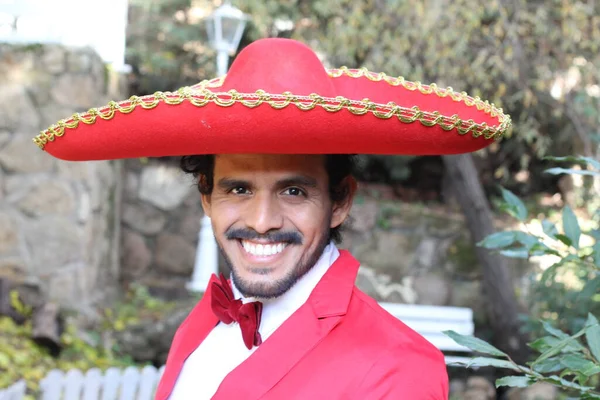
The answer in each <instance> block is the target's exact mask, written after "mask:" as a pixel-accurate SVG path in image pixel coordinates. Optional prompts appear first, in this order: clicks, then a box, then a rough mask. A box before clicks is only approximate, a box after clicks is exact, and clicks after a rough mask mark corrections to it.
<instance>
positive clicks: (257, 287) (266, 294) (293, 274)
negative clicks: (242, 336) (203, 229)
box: [217, 219, 330, 299]
mask: <svg viewBox="0 0 600 400" xmlns="http://www.w3.org/2000/svg"><path fill="white" fill-rule="evenodd" d="M329 224H330V222H329V219H328V223H327V224H326V225H324V229H323V232H321V233H322V234H321V239H320V240H319V242H318V243H317V247H316V248H315V250H313V251H312V252H306V253H304V254H303V255H302V257H301V258H300V260H299V261H298V262H297V263H296V265H295V266H294V268H293V269H291V270H290V272H288V273H287V274H286V275H285V276H284V277H282V278H280V279H277V280H273V281H271V282H269V283H262V282H252V281H249V280H247V279H244V278H242V277H241V276H240V275H239V273H238V270H237V268H236V267H235V266H234V265H233V263H232V262H231V259H230V258H229V257H228V256H227V253H226V252H225V250H224V249H223V247H222V246H221V244H219V251H220V252H221V255H222V256H223V258H224V259H225V262H226V263H227V266H228V267H229V270H230V271H231V275H232V277H231V279H232V280H233V283H234V284H235V286H236V288H237V289H238V290H239V291H240V292H241V293H242V294H243V295H244V296H246V297H256V298H261V299H274V298H277V297H279V296H281V295H283V294H284V293H286V292H287V291H288V290H290V289H291V288H292V287H293V286H294V285H295V284H296V282H298V280H299V279H300V278H302V277H303V276H304V275H305V274H306V273H307V272H308V271H310V270H311V269H312V268H313V267H314V266H315V264H316V263H317V261H319V258H321V255H322V254H323V251H324V250H325V248H326V247H327V245H328V244H329V241H330V239H329ZM225 236H226V238H227V240H240V239H259V238H262V239H269V240H272V241H282V240H274V239H279V238H286V239H288V240H286V241H287V242H288V243H290V244H288V246H290V245H301V244H302V236H301V235H300V233H299V232H279V231H277V232H270V233H268V234H265V235H261V234H259V233H257V232H255V231H253V230H249V229H236V230H231V231H227V232H226V234H225ZM217 243H218V241H217Z"/></svg>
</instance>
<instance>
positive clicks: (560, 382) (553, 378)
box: [546, 375, 593, 392]
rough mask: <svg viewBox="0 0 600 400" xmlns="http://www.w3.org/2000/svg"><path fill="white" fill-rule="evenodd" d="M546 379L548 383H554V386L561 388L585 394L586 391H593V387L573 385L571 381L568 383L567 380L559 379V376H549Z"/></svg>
mask: <svg viewBox="0 0 600 400" xmlns="http://www.w3.org/2000/svg"><path fill="white" fill-rule="evenodd" d="M546 379H547V380H548V381H550V382H551V383H554V384H556V385H558V386H563V387H565V388H570V389H575V390H579V391H581V392H587V391H589V390H591V389H593V387H589V386H582V385H578V384H576V383H573V382H571V381H568V380H566V379H563V378H561V377H559V376H556V375H552V376H549V377H547V378H546Z"/></svg>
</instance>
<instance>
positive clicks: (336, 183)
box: [180, 154, 357, 243]
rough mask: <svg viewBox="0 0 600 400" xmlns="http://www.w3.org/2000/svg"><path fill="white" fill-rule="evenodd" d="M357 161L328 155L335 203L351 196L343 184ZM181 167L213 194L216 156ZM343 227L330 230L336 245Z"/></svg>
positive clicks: (183, 162) (188, 160)
mask: <svg viewBox="0 0 600 400" xmlns="http://www.w3.org/2000/svg"><path fill="white" fill-rule="evenodd" d="M356 165H357V161H356V156H354V155H350V154H328V155H326V156H325V170H326V171H327V174H328V176H329V196H330V198H331V200H332V201H333V202H334V203H342V202H343V201H345V200H346V199H347V198H348V196H349V195H350V188H349V186H348V185H344V184H342V181H343V180H344V178H346V177H347V176H351V175H354V173H355V169H356ZM180 167H181V169H182V170H183V172H185V173H188V174H192V176H193V177H194V178H196V179H197V182H198V183H197V186H198V190H199V191H200V193H202V194H205V195H208V194H211V193H212V190H213V185H214V170H215V156H214V155H190V156H183V157H182V158H181V162H180ZM342 225H344V226H345V225H346V224H342ZM342 225H339V226H336V227H335V228H331V229H330V230H329V238H330V240H333V241H334V242H335V243H341V241H342V232H341V231H342Z"/></svg>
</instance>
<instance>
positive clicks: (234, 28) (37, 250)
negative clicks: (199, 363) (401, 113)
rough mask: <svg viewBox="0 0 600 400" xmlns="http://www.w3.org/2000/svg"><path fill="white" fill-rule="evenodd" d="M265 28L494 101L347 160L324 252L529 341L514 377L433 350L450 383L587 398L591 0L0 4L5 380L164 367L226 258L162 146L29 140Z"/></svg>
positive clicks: (406, 296)
mask: <svg viewBox="0 0 600 400" xmlns="http://www.w3.org/2000/svg"><path fill="white" fill-rule="evenodd" d="M265 37H285V38H293V39H298V40H301V41H303V42H305V43H307V44H308V45H309V46H311V47H312V48H313V49H314V50H315V51H316V52H317V53H318V55H319V57H320V58H321V60H322V62H323V64H324V65H325V66H326V67H327V68H336V67H341V66H347V67H349V68H360V67H366V68H367V69H369V70H370V71H374V72H385V73H386V74H387V75H390V76H402V77H404V78H406V79H407V80H410V81H420V82H422V83H424V84H428V83H432V82H435V83H436V84H437V85H438V86H440V87H448V86H450V87H452V88H454V90H456V91H458V92H462V91H465V92H467V93H469V94H470V95H471V96H479V97H481V98H482V99H484V100H489V101H490V102H492V103H494V104H495V105H496V106H498V107H501V108H502V109H503V110H504V112H505V113H507V114H509V115H510V116H511V118H512V120H513V126H514V127H513V129H512V131H511V132H510V133H509V134H508V136H507V137H506V138H505V139H504V140H502V141H500V142H498V143H494V144H493V145H491V146H490V147H489V148H487V149H485V150H482V151H480V152H477V153H475V154H473V155H469V156H464V157H392V156H361V158H360V167H361V168H360V173H359V176H358V178H359V180H360V193H359V196H358V198H357V201H356V204H355V206H354V207H353V211H352V215H353V217H354V223H353V225H352V226H351V227H350V228H349V229H348V230H347V231H346V233H345V236H344V242H343V244H342V247H343V248H347V249H350V250H351V251H352V253H353V254H354V256H355V257H357V258H358V259H359V260H360V261H361V263H362V267H361V271H360V273H359V278H358V281H357V284H358V285H359V287H360V288H361V289H363V290H364V291H366V292H367V293H368V294H369V295H371V296H373V297H374V298H376V299H377V300H378V301H381V302H390V303H402V304H409V305H410V304H413V305H431V306H436V307H440V308H439V309H440V310H444V308H443V307H459V308H462V309H468V310H471V311H472V323H473V327H474V335H475V336H476V337H478V338H480V339H482V340H485V341H487V342H489V343H491V344H493V345H494V346H497V347H498V348H499V349H501V350H503V351H504V352H506V353H507V354H508V355H510V357H511V359H512V360H514V361H515V362H518V363H520V364H521V365H526V363H527V362H531V361H533V360H535V358H536V357H538V356H540V354H541V355H543V356H544V357H545V358H543V359H542V360H541V361H544V362H545V363H543V367H540V366H539V364H536V365H537V367H535V368H533V369H532V371H533V372H535V373H537V374H538V375H539V376H537V377H536V378H535V379H534V378H532V379H531V380H529V381H526V382H525V381H519V382H517V381H515V384H514V385H513V386H528V387H510V385H509V386H505V385H502V386H499V387H498V388H496V386H495V382H496V379H499V378H502V377H504V376H506V375H507V374H510V373H511V372H512V373H514V371H508V372H507V370H506V369H504V368H493V367H489V366H485V365H483V364H484V363H482V366H480V367H479V368H465V367H464V366H463V367H460V366H454V367H449V369H448V371H449V374H450V378H451V398H452V399H471V400H475V399H496V398H499V399H500V398H501V399H505V398H506V399H535V398H538V399H560V398H600V395H597V394H596V395H597V396H599V397H585V396H588V395H590V393H594V392H593V388H594V387H596V390H598V385H599V384H600V383H599V381H600V363H599V361H600V328H598V329H597V330H596V329H595V327H594V323H593V319H590V317H589V315H590V314H591V315H595V316H596V318H598V317H600V275H599V270H600V244H599V243H600V241H599V238H600V230H599V222H600V213H599V212H598V209H599V205H600V176H599V174H600V173H599V172H598V171H599V170H600V110H599V106H600V67H599V66H600V63H599V61H600V55H599V52H598V49H599V46H600V3H598V2H596V1H589V0H588V1H576V0H547V1H525V0H510V1H494V0H490V1H487V2H484V3H482V2H479V1H476V0H453V1H450V0H431V1H402V0H363V1H355V0H237V1H232V2H221V1H217V0H215V1H209V0H129V1H127V0H106V1H103V2H102V3H98V2H92V1H83V0H78V1H75V0H60V1H59V0H55V1H52V2H48V1H43V0H39V1H35V0H0V389H3V388H8V387H11V385H13V384H15V383H17V382H19V381H23V382H25V383H26V386H27V395H28V396H29V398H37V397H36V396H39V394H40V393H41V391H42V389H43V388H42V386H43V385H40V383H41V382H42V381H43V379H44V378H45V377H46V376H47V374H48V373H49V372H50V371H51V370H54V369H59V370H62V371H72V370H78V371H81V372H82V373H85V372H86V371H89V370H90V369H93V368H99V369H100V370H102V371H104V370H106V369H107V368H109V367H118V368H120V369H124V368H126V367H129V366H134V367H136V368H141V367H143V366H145V365H150V366H152V367H153V368H155V369H158V368H160V367H161V366H162V365H163V364H164V362H165V359H166V354H167V351H168V349H169V345H170V342H171V339H172V336H173V334H174V332H175V329H176V328H177V326H178V325H179V323H180V322H181V321H182V320H183V318H184V317H185V316H186V315H187V313H188V312H189V310H190V309H191V307H192V306H193V305H194V304H195V302H196V301H197V300H198V299H199V298H200V296H201V295H202V293H201V290H198V289H199V288H200V287H202V282H204V281H203V279H205V278H206V276H207V274H208V273H210V272H211V271H214V270H216V269H217V268H218V269H220V270H221V271H223V272H225V271H226V269H225V265H224V263H223V260H221V259H220V258H218V256H217V255H216V252H215V249H214V246H213V245H211V243H210V230H209V229H207V227H206V220H203V219H202V216H203V214H202V209H201V206H200V201H199V196H198V193H197V190H196V189H195V187H194V183H193V182H192V181H191V180H190V178H188V177H186V176H184V175H183V174H182V173H181V172H179V170H178V160H177V159H172V158H164V159H130V160H119V161H110V162H82V163H69V162H62V161H61V162H58V161H57V160H54V159H52V158H51V157H50V156H48V155H47V154H45V153H43V152H41V151H40V150H39V149H38V148H37V147H36V146H35V145H34V144H33V143H32V141H31V139H32V137H33V136H35V135H36V134H38V133H39V131H40V130H44V129H46V128H47V127H49V126H50V125H52V124H55V123H56V122H57V121H59V120H60V119H63V118H66V117H68V116H70V115H72V114H73V113H76V112H84V111H86V110H88V109H89V108H92V107H98V106H102V105H104V104H106V103H107V102H108V101H110V100H120V99H125V98H127V97H129V96H133V95H139V96H141V95H145V94H151V93H154V92H156V91H174V90H176V89H178V88H180V87H182V86H187V85H192V84H195V83H198V82H200V81H202V80H205V79H211V78H213V77H215V76H218V75H222V74H225V73H226V70H227V67H228V65H229V64H230V63H231V62H232V61H233V60H234V59H235V56H236V54H237V53H239V51H241V50H242V49H243V48H244V47H245V46H247V45H248V44H250V43H252V42H253V41H255V40H257V39H260V38H265ZM207 237H208V238H209V239H204V240H202V238H207ZM542 320H544V321H545V322H544V324H546V325H544V324H542V322H541V321H542ZM590 321H592V322H590ZM596 324H597V321H596ZM595 326H597V325H595ZM586 329H587V330H586ZM578 333H579V336H577V337H575V338H571V339H569V337H570V335H577V334H578ZM561 346H562V347H561ZM480 350H481V349H480ZM565 357H567V358H565ZM565 360H566V361H565ZM541 361H540V362H541ZM536 368H537V369H536ZM533 372H532V373H533ZM561 373H562V375H561V378H562V379H563V381H560V380H558V379H559V378H556V379H554V378H551V379H546V378H545V377H550V376H553V375H554V376H558V375H559V374H561ZM517 375H521V376H523V371H520V372H519V374H517ZM525 375H526V376H529V375H527V374H525ZM531 376H533V375H531ZM543 381H545V382H543ZM573 385H575V386H577V385H579V386H581V387H583V388H586V387H587V388H588V389H581V388H576V387H575V386H573ZM569 387H570V389H571V391H569ZM0 393H1V392H0ZM595 393H598V392H597V391H596V392H595ZM536 396H537V397H536ZM567 396H570V397H567ZM1 398H2V394H0V399H1Z"/></svg>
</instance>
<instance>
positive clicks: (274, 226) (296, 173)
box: [202, 155, 354, 298]
mask: <svg viewBox="0 0 600 400" xmlns="http://www.w3.org/2000/svg"><path fill="white" fill-rule="evenodd" d="M213 182H214V187H213V191H212V193H211V195H210V196H204V195H203V196H202V204H203V207H204V210H205V212H206V213H207V214H208V215H209V216H210V217H211V220H212V224H213V230H214V233H215V237H216V240H217V243H218V245H219V247H220V249H221V252H222V254H223V255H224V257H225V259H226V260H227V262H228V264H229V266H230V268H231V270H232V275H233V280H234V283H235V285H236V286H237V288H238V289H239V290H240V291H241V292H242V293H243V294H244V295H246V296H252V297H262V298H271V297H277V296H280V295H281V294H283V293H285V292H286V291H287V290H288V289H290V287H292V286H293V285H294V283H295V282H296V281H297V280H298V279H299V278H300V277H301V276H302V275H304V274H305V273H306V272H307V271H308V270H310V269H311V268H312V267H313V266H314V264H315V263H316V261H317V260H318V259H319V257H320V256H321V253H322V252H323V249H324V248H325V247H326V246H327V244H328V241H329V229H330V228H332V227H336V226H338V225H340V224H341V223H342V222H343V221H344V219H345V218H346V216H347V214H348V212H349V210H350V206H351V198H352V196H350V199H349V200H348V202H346V203H344V204H339V205H338V204H333V203H332V201H331V199H330V196H329V186H328V185H329V180H328V174H327V171H326V169H325V156H321V155H308V156H307V155H217V156H215V166H214V180H213ZM352 183H354V182H353V181H352Z"/></svg>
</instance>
